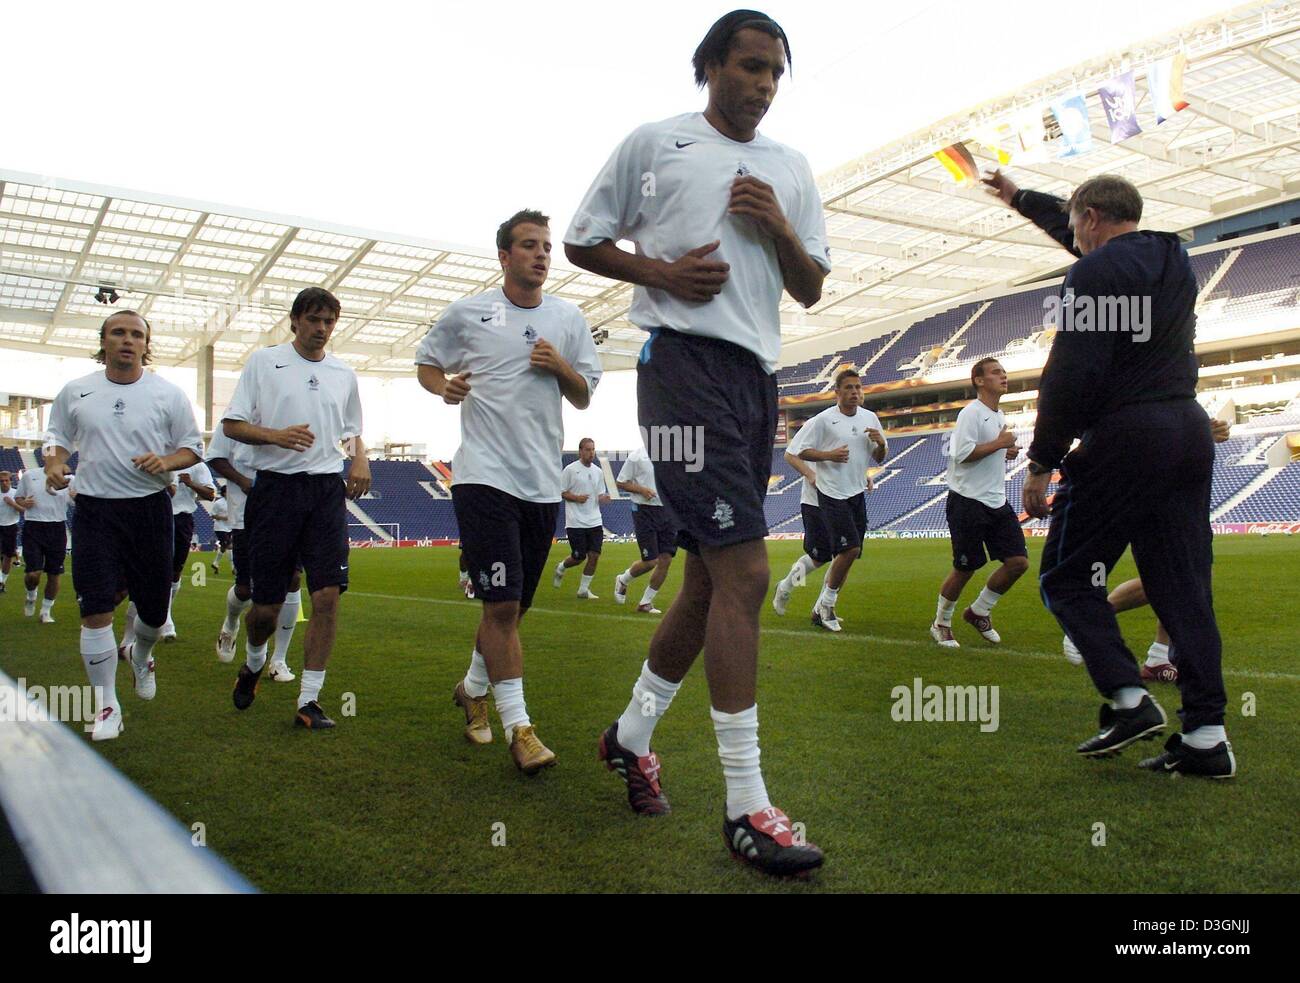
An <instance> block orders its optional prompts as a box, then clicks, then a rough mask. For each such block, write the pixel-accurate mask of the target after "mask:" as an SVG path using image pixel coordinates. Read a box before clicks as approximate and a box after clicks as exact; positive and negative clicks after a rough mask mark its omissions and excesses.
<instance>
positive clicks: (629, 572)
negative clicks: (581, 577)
mask: <svg viewBox="0 0 1300 983" xmlns="http://www.w3.org/2000/svg"><path fill="white" fill-rule="evenodd" d="M615 484H616V485H617V486H618V490H619V491H621V492H623V493H624V494H626V495H628V496H629V497H631V499H632V528H633V530H634V531H635V532H636V545H637V549H638V550H640V551H641V559H640V560H638V561H637V562H636V563H633V564H632V565H631V566H630V567H628V568H627V569H626V570H624V571H623V572H622V573H620V574H619V575H618V576H616V577H615V578H614V600H615V601H616V602H618V603H619V604H624V603H626V602H627V589H628V588H629V587H631V586H632V581H634V580H635V579H636V578H637V577H640V576H642V575H644V574H647V573H649V574H650V581H649V583H647V584H646V588H645V590H644V591H643V592H642V593H641V600H640V601H639V602H637V606H636V609H637V610H638V611H640V612H641V613H642V614H662V613H663V612H662V611H660V610H659V609H658V608H657V607H655V595H656V594H658V593H659V589H660V588H661V587H663V585H664V581H665V580H666V579H667V578H668V568H669V567H670V566H672V562H673V557H674V556H676V555H677V520H676V519H674V518H673V514H672V510H670V509H669V508H668V507H667V506H666V505H664V503H663V500H662V499H661V498H660V497H659V492H658V491H657V490H656V488H655V469H654V462H653V461H651V460H650V455H649V454H647V453H646V451H645V448H644V447H638V448H637V449H636V450H634V451H633V452H632V453H631V454H629V455H628V456H627V460H625V461H624V462H623V467H622V468H620V469H619V472H618V478H617V480H616V481H615ZM651 571H653V573H651Z"/></svg>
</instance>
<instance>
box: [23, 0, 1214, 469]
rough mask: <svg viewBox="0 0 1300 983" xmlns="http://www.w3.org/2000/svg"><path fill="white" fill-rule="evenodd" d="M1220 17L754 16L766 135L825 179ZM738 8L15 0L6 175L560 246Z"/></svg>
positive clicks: (849, 9) (776, 12) (813, 3)
mask: <svg viewBox="0 0 1300 983" xmlns="http://www.w3.org/2000/svg"><path fill="white" fill-rule="evenodd" d="M1230 7H1231V5H1230V4H1225V3H1223V2H1222V0H1146V2H1142V3H1136V2H1134V0H1090V2H1087V3H1078V2H1071V3H1064V2H1053V0H1047V2H1043V0H1038V2H1030V0H1011V2H1007V3H1003V4H1000V5H999V4H978V5H977V4H972V3H958V2H956V0H913V2H911V3H906V4H905V3H900V2H889V3H882V2H876V0H868V2H855V3H839V2H821V0H776V2H765V3H763V4H762V5H761V9H763V10H764V11H765V12H766V13H768V14H769V15H771V16H772V17H774V18H775V19H776V20H777V21H779V22H780V23H781V24H782V26H783V27H784V28H785V29H786V32H787V34H788V35H789V38H790V43H791V47H792V49H793V55H794V58H793V66H792V71H791V72H790V74H789V76H788V78H787V80H786V81H785V82H783V83H782V88H781V92H780V94H779V95H778V97H777V99H776V102H775V103H774V105H773V108H772V110H771V111H770V112H769V114H768V117H767V119H766V120H765V122H764V125H763V130H764V132H765V133H767V134H768V135H770V136H772V137H774V138H776V139H778V140H781V141H783V142H786V143H789V144H791V145H792V146H794V147H796V148H797V149H799V150H800V151H802V152H803V153H804V154H806V155H807V157H808V158H809V160H810V161H811V163H812V166H813V170H814V172H816V173H819V174H820V173H822V172H825V171H827V170H830V169H832V168H834V167H836V166H838V165H840V164H843V163H845V162H846V161H848V160H851V159H853V158H855V157H858V156H860V155H862V154H864V153H867V152H868V151H870V150H872V149H874V148H876V147H879V146H881V145H883V144H885V143H888V142H890V141H891V140H894V139H897V138H898V137H901V136H904V135H906V134H908V133H911V132H912V131H914V130H918V129H921V128H922V127H925V126H927V125H929V124H930V123H933V122H936V121H937V120H939V119H941V118H943V117H945V116H947V115H950V114H952V113H954V112H958V111H961V110H964V109H967V108H970V107H973V106H975V105H977V104H978V103H980V102H982V101H986V100H988V99H991V98H994V97H997V96H1001V95H1004V94H1008V93H1013V92H1014V91H1015V90H1016V89H1017V87H1018V86H1021V85H1023V84H1025V83H1027V82H1031V81H1033V80H1036V79H1038V78H1040V77H1042V76H1045V75H1048V74H1050V73H1051V72H1053V71H1056V70H1059V69H1062V68H1066V67H1069V66H1070V65H1073V64H1076V63H1078V62H1080V61H1083V60H1084V59H1087V58H1091V57H1094V56H1097V55H1102V54H1106V53H1109V52H1112V51H1117V50H1118V49H1121V48H1123V47H1124V46H1125V45H1127V44H1131V43H1133V42H1135V41H1138V40H1141V39H1144V38H1147V37H1151V36H1155V35H1161V34H1167V33H1170V32H1172V31H1174V30H1176V29H1177V28H1179V27H1181V26H1183V25H1186V24H1188V23H1191V22H1193V21H1195V20H1198V19H1201V18H1203V17H1206V16H1209V15H1211V14H1213V13H1215V12H1216V11H1221V10H1226V9H1230ZM729 9H731V8H730V6H729V5H727V4H725V3H715V4H709V3H700V2H699V0H689V2H682V0H669V2H659V3H622V2H610V0H605V2H587V0H580V2H557V3H550V4H537V3H522V2H516V0H492V2H484V0H475V2H437V3H427V2H426V3H414V2H405V3H398V2H390V0H367V2H364V3H357V2H348V3H337V2H324V3H311V4H306V3H281V2H268V0H261V2H257V3H249V2H242V0H231V2H226V3H223V4H220V5H210V4H205V5H202V6H199V5H187V4H177V3H174V2H173V3H142V2H141V3H131V2H122V0H115V2H111V3H102V2H101V3H95V4H90V3H84V4H83V3H59V2H45V3H42V4H40V5H36V4H20V5H10V6H9V7H8V8H7V9H6V11H5V20H4V55H3V57H2V58H0V92H3V93H4V119H3V123H0V168H4V169H7V170H16V171H27V172H32V173H35V174H38V175H44V176H48V177H51V178H54V179H58V178H64V179H71V180H77V181H84V182H90V183H93V184H100V185H110V186H115V187H121V188H128V189H135V190H141V191H145V192H148V193H153V194H166V195H173V196H178V197H184V198H192V199H198V200H201V201H206V202H213V203H217V204H224V205H229V206H234V207H235V208H236V209H238V208H244V209H255V210H259V211H265V212H273V213H277V214H281V215H292V216H299V217H304V218H308V219H315V220H317V221H321V222H325V223H329V224H336V225H348V226H356V227H361V228H365V229H369V230H374V231H379V232H386V233H395V234H402V235H409V236H418V237H421V238H427V239H435V240H439V241H443V242H450V243H457V244H464V245H472V246H478V247H480V248H487V247H490V245H491V238H492V234H493V232H494V230H495V228H496V225H497V224H498V223H499V222H500V221H501V219H502V218H504V217H505V216H506V215H509V214H510V213H511V212H513V211H515V210H516V209H517V208H521V207H525V206H528V207H536V208H541V209H543V210H545V211H548V212H549V213H550V214H551V215H552V216H553V226H554V227H555V228H556V229H557V230H559V233H562V231H563V229H564V227H565V226H566V225H567V224H568V221H569V217H570V215H571V213H572V210H573V208H574V206H575V205H576V204H577V202H578V200H579V199H580V197H581V195H582V193H583V192H584V191H585V190H586V187H587V184H588V183H589V182H590V180H591V178H592V177H593V176H594V175H595V173H596V171H597V170H598V168H599V167H600V165H601V164H602V163H603V162H604V160H605V159H606V157H607V156H608V155H609V153H610V151H611V150H612V149H613V147H614V145H615V144H616V143H617V141H618V140H619V139H621V138H622V137H623V136H624V135H625V134H626V133H627V132H628V131H630V130H631V129H632V128H633V127H635V126H637V125H639V124H640V123H643V122H647V121H649V120H654V119H661V118H663V117H666V116H671V115H674V114H676V113H681V112H686V111H690V110H694V109H701V108H703V106H704V96H703V94H702V93H699V92H698V91H696V89H695V87H694V83H693V80H692V77H691V67H690V56H691V53H692V52H693V51H694V48H695V45H696V44H697V43H698V42H699V40H700V39H701V38H702V37H703V35H704V33H705V32H706V30H707V29H708V27H709V25H710V24H711V23H712V22H713V21H714V20H715V19H716V18H717V17H718V16H719V15H721V14H722V13H725V12H726V11H727V10H729ZM12 354H13V353H6V355H5V358H4V360H3V361H4V362H5V363H6V366H5V367H0V391H5V390H8V391H15V390H18V391H26V390H23V389H22V386H21V382H22V380H23V379H26V380H28V381H30V379H31V378H32V376H31V374H30V371H29V370H30V360H29V359H27V358H21V359H19V358H14V357H11V356H12ZM34 358H42V356H34ZM78 368H79V367H78ZM69 369H71V366H69ZM19 372H21V373H22V376H21V378H16V377H15V376H16V374H17V373H19ZM69 374H70V373H69ZM376 415H378V414H376ZM391 415H392V417H393V419H403V418H405V419H410V417H409V416H408V415H406V414H405V413H404V412H393V413H392V414H391ZM625 422H626V421H625ZM368 429H369V428H368ZM622 429H626V427H623V428H622ZM620 432H621V431H620ZM368 436H369V435H368ZM393 436H404V435H401V434H394V435H393ZM410 437H411V439H415V440H420V439H423V438H422V436H421V435H416V434H412V435H410ZM453 446H454V445H453ZM566 446H567V444H566Z"/></svg>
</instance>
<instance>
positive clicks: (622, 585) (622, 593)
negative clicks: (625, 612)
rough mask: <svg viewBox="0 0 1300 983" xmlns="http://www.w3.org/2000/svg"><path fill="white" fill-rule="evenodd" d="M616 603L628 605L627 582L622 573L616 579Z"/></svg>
mask: <svg viewBox="0 0 1300 983" xmlns="http://www.w3.org/2000/svg"><path fill="white" fill-rule="evenodd" d="M614 603H615V604H626V603H627V581H626V580H624V579H623V575H622V574H621V573H620V574H619V575H618V576H617V577H615V578H614Z"/></svg>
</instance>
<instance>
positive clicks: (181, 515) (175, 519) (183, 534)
mask: <svg viewBox="0 0 1300 983" xmlns="http://www.w3.org/2000/svg"><path fill="white" fill-rule="evenodd" d="M193 538H194V513H193V512H177V513H175V514H174V515H173V516H172V580H180V579H181V574H182V573H183V572H184V570H185V561H186V560H188V559H189V558H190V540H192V539H193Z"/></svg>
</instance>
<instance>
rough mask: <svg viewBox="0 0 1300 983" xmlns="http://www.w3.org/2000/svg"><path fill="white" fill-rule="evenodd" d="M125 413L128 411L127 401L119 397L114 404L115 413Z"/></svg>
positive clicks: (119, 414)
mask: <svg viewBox="0 0 1300 983" xmlns="http://www.w3.org/2000/svg"><path fill="white" fill-rule="evenodd" d="M125 413H126V403H124V402H123V401H122V400H120V399H119V400H118V401H117V402H116V403H114V404H113V415H114V416H122V415H123V414H125Z"/></svg>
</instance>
